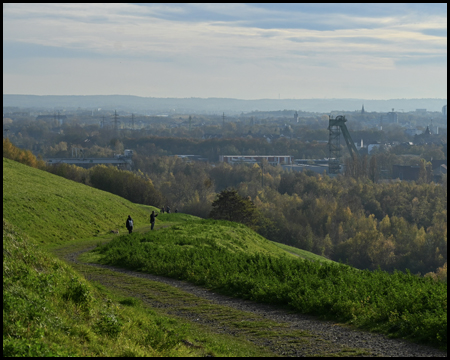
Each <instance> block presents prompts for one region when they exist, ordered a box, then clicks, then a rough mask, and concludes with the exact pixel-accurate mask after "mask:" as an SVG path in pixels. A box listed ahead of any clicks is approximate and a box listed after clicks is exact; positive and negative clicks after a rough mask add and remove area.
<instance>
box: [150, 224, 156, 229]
mask: <svg viewBox="0 0 450 360" xmlns="http://www.w3.org/2000/svg"><path fill="white" fill-rule="evenodd" d="M150 224H152V226H151V230H153V228H154V227H155V223H154V222H152V223H150Z"/></svg>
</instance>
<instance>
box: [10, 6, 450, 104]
mask: <svg viewBox="0 0 450 360" xmlns="http://www.w3.org/2000/svg"><path fill="white" fill-rule="evenodd" d="M3 94H28V95H112V94H118V95H137V96H143V97H174V98H190V97H199V98H212V97H220V98H235V99H278V98H280V99H313V98H357V99H402V98H444V99H446V98H447V4H429V3H427V4H266V3H264V4H253V3H252V4H245V3H242V4H216V3H214V4H155V3H152V4H128V3H127V4H117V3H113V4H34V3H33V4H30V3H27V4H17V3H14V4H3Z"/></svg>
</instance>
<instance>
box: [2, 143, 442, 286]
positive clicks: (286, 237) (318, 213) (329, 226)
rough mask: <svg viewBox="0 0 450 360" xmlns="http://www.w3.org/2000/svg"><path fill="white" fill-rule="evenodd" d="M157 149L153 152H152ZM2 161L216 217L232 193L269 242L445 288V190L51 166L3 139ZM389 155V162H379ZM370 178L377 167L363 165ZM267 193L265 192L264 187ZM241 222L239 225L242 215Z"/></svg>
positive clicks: (226, 168) (182, 167)
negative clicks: (224, 196) (245, 203)
mask: <svg viewBox="0 0 450 360" xmlns="http://www.w3.org/2000/svg"><path fill="white" fill-rule="evenodd" d="M153 146H155V145H154V144H153ZM3 156H4V157H7V158H10V159H13V160H16V161H19V162H22V163H25V164H28V165H30V166H33V167H37V168H41V169H44V170H46V171H49V172H52V173H54V174H56V175H59V176H63V177H65V178H68V179H71V180H74V181H77V182H81V183H84V184H86V185H89V186H93V187H96V188H99V189H101V190H104V191H108V192H112V193H114V194H117V195H119V196H122V197H125V198H127V199H129V200H131V201H133V202H136V203H140V204H147V205H153V206H157V207H162V206H167V205H169V206H170V207H171V208H172V209H178V211H180V212H184V213H187V214H192V215H196V216H200V217H203V218H208V217H210V214H211V211H212V210H213V206H212V204H213V202H214V201H215V200H216V199H218V198H219V197H220V194H221V193H222V192H223V191H227V190H231V189H235V190H236V192H237V194H238V195H239V196H240V197H241V198H242V199H247V200H249V201H251V203H252V205H253V206H254V208H255V213H256V214H257V217H256V220H255V222H254V224H253V228H254V230H256V231H257V232H258V233H260V234H261V235H263V236H264V237H266V238H267V239H270V240H273V241H276V242H280V243H285V244H287V245H291V246H295V247H298V248H301V249H304V250H307V251H311V252H314V253H316V254H319V255H323V256H325V257H327V258H329V259H331V260H335V261H341V262H343V263H346V264H348V265H351V266H354V267H356V268H359V269H369V270H375V269H381V270H386V271H389V272H392V271H394V270H401V271H406V270H407V269H408V270H409V271H410V272H411V273H413V274H420V275H425V274H427V275H428V276H432V277H434V278H436V279H442V280H444V281H446V279H447V183H446V181H447V180H446V176H445V177H444V179H443V183H442V184H436V183H434V182H431V181H429V179H426V178H425V179H424V181H419V182H414V181H412V182H404V181H403V182H400V181H384V182H374V181H372V180H371V179H370V176H369V173H370V171H368V170H367V171H363V172H361V174H360V176H358V177H356V178H355V176H352V174H346V175H343V176H338V177H334V178H331V177H329V176H328V175H326V174H324V175H319V174H315V173H312V172H308V171H305V172H289V171H286V170H283V169H282V168H281V167H274V166H270V165H268V164H265V165H264V171H262V168H261V167H260V166H259V165H258V164H255V165H252V166H248V165H244V164H242V165H234V166H230V165H228V164H225V163H219V164H209V163H207V162H187V161H186V160H184V159H181V158H179V157H176V156H159V155H151V156H144V155H138V156H136V159H133V160H134V161H135V166H136V168H137V169H138V170H135V171H133V172H130V171H125V170H119V169H117V168H114V167H107V166H95V167H93V168H90V169H83V168H79V167H76V166H73V165H72V166H71V165H67V164H60V165H58V166H47V165H46V164H45V163H44V162H43V161H42V160H39V159H36V157H35V156H34V155H33V154H32V153H31V152H30V151H28V150H21V149H19V148H17V147H15V146H14V145H13V144H12V143H11V142H10V141H9V140H7V139H4V140H3ZM382 156H386V154H382ZM366 164H367V166H368V169H369V167H370V161H366ZM263 184H264V185H263ZM238 219H239V216H238Z"/></svg>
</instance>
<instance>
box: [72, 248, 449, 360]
mask: <svg viewBox="0 0 450 360" xmlns="http://www.w3.org/2000/svg"><path fill="white" fill-rule="evenodd" d="M93 248H95V246H94V247H92V246H91V247H89V248H86V249H83V250H81V251H77V252H73V253H70V254H68V255H66V256H65V260H67V261H68V262H72V263H79V264H83V265H89V266H94V267H101V268H105V269H109V270H112V271H115V272H119V273H122V274H126V275H128V276H132V277H138V278H145V279H148V280H152V281H157V282H161V283H165V284H168V285H170V286H174V287H176V288H178V289H181V290H183V291H185V292H188V293H190V294H193V295H195V296H198V297H199V298H203V299H207V300H209V301H211V302H212V303H214V304H219V305H223V306H229V307H231V308H234V309H237V310H241V311H246V312H249V313H253V314H257V315H260V316H263V317H264V318H266V319H270V320H273V321H275V322H282V323H287V324H289V325H288V326H289V327H290V328H291V329H294V330H305V331H308V332H310V333H311V334H313V335H316V336H317V337H318V338H320V341H322V343H320V344H318V346H319V347H318V350H319V349H320V350H323V347H324V346H325V345H326V343H329V344H330V345H334V346H335V348H336V349H342V348H361V349H367V350H369V352H370V355H364V356H395V357H447V353H446V352H443V351H440V350H438V349H435V348H432V347H428V346H424V345H418V344H414V343H410V342H407V341H405V340H401V339H389V338H387V337H386V336H384V335H380V334H375V333H369V332H366V331H361V330H355V329H350V328H349V327H347V326H343V325H342V324H336V323H334V322H331V321H323V320H318V319H317V318H315V317H313V316H309V315H303V314H298V313H291V312H288V311H286V310H282V309H280V308H277V307H275V306H272V305H268V304H260V303H256V302H253V301H250V300H243V299H237V298H232V297H229V296H225V295H221V294H217V293H215V292H213V291H209V290H207V289H205V288H201V287H199V286H196V285H193V284H190V283H188V282H186V281H182V280H176V279H172V278H168V277H164V276H157V275H152V274H146V273H141V272H136V271H131V270H127V269H122V268H118V267H115V266H109V265H100V264H92V263H81V262H78V260H77V259H78V257H79V256H80V255H81V254H82V253H84V252H87V251H90V250H92V249H93ZM95 281H98V282H100V283H101V282H102V281H101V279H100V280H99V279H98V278H96V279H95ZM105 285H107V284H105ZM130 296H134V297H136V296H137V297H139V294H130ZM143 300H144V302H147V303H149V305H151V306H153V307H165V305H164V303H161V302H153V303H152V302H151V301H148V299H143ZM169 313H172V314H175V315H177V316H181V317H185V318H191V319H190V320H192V317H193V316H195V317H198V315H193V314H191V316H190V315H189V313H186V312H185V311H178V310H177V309H171V312H169ZM195 320H196V321H197V322H200V323H202V321H203V319H199V318H197V319H195ZM205 322H206V323H207V325H208V326H211V320H205ZM218 332H226V330H225V331H218ZM321 339H323V340H325V342H323V340H321ZM265 345H267V346H269V347H270V340H268V341H267V344H265ZM331 348H332V346H331ZM271 350H272V351H274V352H275V353H276V354H278V355H280V356H296V357H302V356H305V355H306V356H308V354H305V353H304V352H303V353H302V349H301V347H300V348H295V349H293V348H292V347H291V348H282V349H277V348H271ZM309 350H310V349H309ZM309 354H310V355H312V354H311V353H309Z"/></svg>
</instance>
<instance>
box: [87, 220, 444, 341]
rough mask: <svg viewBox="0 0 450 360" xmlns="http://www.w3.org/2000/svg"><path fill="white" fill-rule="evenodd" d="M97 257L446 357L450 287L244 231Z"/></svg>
mask: <svg viewBox="0 0 450 360" xmlns="http://www.w3.org/2000/svg"><path fill="white" fill-rule="evenodd" d="M91 254H94V255H91V257H90V258H89V260H90V261H97V262H100V263H103V264H110V265H115V266H119V267H125V268H129V269H132V270H137V271H142V272H148V273H151V274H157V275H164V276H171V277H175V278H178V279H183V280H187V281H189V282H192V283H195V284H197V285H200V286H204V287H207V288H209V289H213V290H214V291H217V292H221V293H224V294H227V295H232V296H236V297H241V298H244V299H250V300H254V301H257V302H266V303H271V304H277V305H282V306H289V307H290V308H293V309H295V310H296V311H298V312H301V313H305V314H311V315H318V316H321V317H323V318H326V319H330V320H337V321H340V322H345V323H351V324H353V325H356V326H357V327H360V328H364V329H368V330H373V331H378V332H382V333H385V334H387V335H390V336H394V337H402V338H406V339H410V340H412V341H414V342H417V343H424V344H428V345H433V346H436V347H439V348H441V349H445V350H446V346H447V284H445V283H442V282H438V281H435V280H433V279H431V278H420V277H417V276H414V275H411V274H409V273H402V272H394V273H393V274H389V273H387V272H384V271H369V270H364V271H362V270H358V269H355V268H352V267H350V266H347V265H343V264H338V263H334V262H322V261H307V260H304V259H299V258H298V257H297V256H295V255H294V254H291V253H289V252H285V251H284V250H282V249H281V248H279V247H278V246H277V245H276V244H274V243H272V242H270V241H268V240H266V239H264V238H262V237H261V236H259V235H257V234H256V233H254V232H253V231H251V230H250V229H248V228H247V227H245V226H244V225H242V224H237V223H230V222H227V221H217V220H196V221H191V222H186V223H184V224H180V225H175V226H172V227H170V228H167V229H161V230H158V231H154V232H151V233H146V234H132V235H124V236H119V237H116V238H115V239H113V240H112V241H111V242H109V243H107V244H104V245H102V246H100V247H98V248H97V249H95V250H94V251H93V252H92V253H91ZM87 259H88V258H86V260H87Z"/></svg>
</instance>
